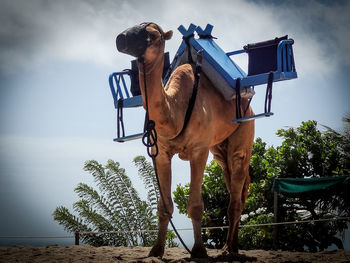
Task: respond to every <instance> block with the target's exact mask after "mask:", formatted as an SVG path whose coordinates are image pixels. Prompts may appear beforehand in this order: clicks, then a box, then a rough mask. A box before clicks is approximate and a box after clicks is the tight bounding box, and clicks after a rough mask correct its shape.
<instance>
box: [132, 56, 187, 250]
mask: <svg viewBox="0 0 350 263" xmlns="http://www.w3.org/2000/svg"><path fill="white" fill-rule="evenodd" d="M138 60H139V62H140V63H142V66H143V83H144V87H145V89H144V90H145V103H146V118H145V125H144V134H143V137H142V143H143V144H144V145H145V146H146V147H147V154H148V156H149V157H151V159H152V163H153V167H154V172H155V175H156V179H157V184H158V189H159V195H160V198H161V200H162V204H163V207H164V210H165V214H166V215H167V216H168V217H169V222H170V224H171V226H172V228H173V230H174V232H175V234H176V236H177V238H178V239H179V240H180V242H181V244H182V245H183V247H184V248H185V249H186V250H187V252H188V253H189V254H191V251H190V250H189V249H188V247H187V246H186V244H185V242H184V241H183V239H182V238H181V236H180V234H179V232H178V231H177V229H176V227H175V225H174V223H173V221H172V215H171V214H170V212H169V210H168V208H167V206H166V204H165V201H164V200H165V199H164V196H163V192H162V188H161V187H160V182H159V176H158V170H157V163H156V157H157V155H158V152H159V149H158V145H157V131H156V129H155V126H156V124H155V122H154V121H153V120H150V119H149V113H148V94H147V85H146V65H145V60H144V58H143V57H141V58H139V59H138ZM152 147H154V148H155V151H154V153H152ZM157 198H158V197H157Z"/></svg>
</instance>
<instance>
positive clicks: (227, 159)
mask: <svg viewBox="0 0 350 263" xmlns="http://www.w3.org/2000/svg"><path fill="white" fill-rule="evenodd" d="M147 31H148V32H149V34H150V36H151V39H152V44H151V45H150V46H149V47H148V48H147V50H146V51H145V54H144V60H145V71H146V83H147V92H148V100H149V101H148V104H149V116H150V119H152V120H154V121H155V123H156V130H157V133H158V146H159V155H158V156H157V158H156V162H157V167H158V174H159V181H160V187H161V189H162V191H163V195H164V199H165V200H160V202H162V201H164V202H165V204H166V206H167V208H168V210H169V212H170V213H172V212H173V202H172V199H171V158H172V157H173V156H174V155H175V154H179V157H180V158H181V159H183V160H189V161H190V167H191V187H190V196H189V200H188V204H187V210H188V214H189V216H190V217H191V219H192V224H193V229H194V240H195V243H194V247H193V249H192V257H206V256H207V254H206V250H205V248H204V246H203V243H202V239H201V219H202V215H203V210H204V206H203V201H202V197H201V185H202V181H203V172H204V168H205V165H206V162H207V158H208V154H209V150H210V151H211V152H212V153H213V155H214V158H215V159H216V160H217V161H218V162H219V164H220V165H221V167H222V170H223V174H224V178H225V182H226V186H227V190H228V192H229V194H230V204H229V208H228V218H229V223H230V226H229V231H228V235H227V240H226V245H225V247H224V250H225V251H226V252H230V253H232V252H237V251H238V246H237V238H238V225H239V220H240V216H241V211H242V207H243V205H244V202H245V200H246V198H247V191H248V186H249V183H250V177H249V174H248V167H249V162H250V156H251V149H252V143H253V139H254V121H249V122H245V123H242V124H234V123H232V119H234V118H235V116H236V112H235V101H234V100H231V101H227V100H225V99H224V98H223V97H222V96H221V95H220V93H219V92H218V91H217V90H216V89H215V87H213V85H212V83H211V82H210V81H209V80H208V78H207V77H206V76H205V75H204V74H201V77H200V82H199V87H198V94H197V98H196V102H195V106H194V109H193V112H192V116H191V119H190V122H189V123H188V126H187V128H186V129H185V131H184V132H183V133H181V134H180V131H181V130H182V127H183V124H184V116H185V112H186V109H187V106H188V102H189V98H190V96H191V94H192V89H193V83H194V75H193V68H192V66H191V65H189V64H184V65H182V66H179V67H178V68H176V70H175V71H174V72H173V74H172V75H171V77H170V79H169V81H168V83H167V85H166V87H165V88H164V87H163V84H162V81H161V75H162V69H163V67H162V65H163V61H164V46H165V43H164V40H168V39H170V38H171V36H172V31H168V32H166V33H164V32H163V31H162V30H161V29H160V28H159V27H157V26H156V25H155V24H150V25H149V26H148V27H147ZM139 68H140V73H139V74H140V76H139V77H140V78H139V79H140V87H141V93H142V95H143V104H144V106H145V90H144V76H143V65H142V64H139ZM246 107H247V101H246V100H242V108H243V109H245V108H246ZM252 114H253V111H252V109H251V108H250V107H249V108H248V110H247V112H246V113H245V115H246V116H249V115H252ZM158 215H159V232H158V238H157V241H156V244H155V246H154V247H153V248H152V250H151V252H150V255H151V256H163V253H164V243H165V235H166V232H167V228H168V223H169V217H168V216H166V215H165V213H164V208H163V206H162V205H161V203H160V204H159V205H158Z"/></svg>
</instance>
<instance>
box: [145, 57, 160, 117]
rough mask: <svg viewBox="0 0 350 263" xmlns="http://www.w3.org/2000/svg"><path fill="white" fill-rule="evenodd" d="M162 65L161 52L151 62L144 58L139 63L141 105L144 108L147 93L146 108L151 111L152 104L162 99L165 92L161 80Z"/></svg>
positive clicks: (156, 103)
mask: <svg viewBox="0 0 350 263" xmlns="http://www.w3.org/2000/svg"><path fill="white" fill-rule="evenodd" d="M163 65H164V54H161V55H160V56H159V57H157V58H156V59H155V60H154V61H152V62H149V61H147V60H146V59H145V60H144V62H142V63H139V69H140V70H139V81H140V88H141V93H142V100H143V107H144V108H145V109H146V94H147V100H148V110H149V111H150V112H152V111H153V108H154V105H158V104H159V103H160V102H162V101H164V96H165V92H164V86H163V82H162V73H163ZM145 82H146V84H145ZM150 112H149V113H150Z"/></svg>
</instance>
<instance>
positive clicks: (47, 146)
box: [0, 0, 350, 245]
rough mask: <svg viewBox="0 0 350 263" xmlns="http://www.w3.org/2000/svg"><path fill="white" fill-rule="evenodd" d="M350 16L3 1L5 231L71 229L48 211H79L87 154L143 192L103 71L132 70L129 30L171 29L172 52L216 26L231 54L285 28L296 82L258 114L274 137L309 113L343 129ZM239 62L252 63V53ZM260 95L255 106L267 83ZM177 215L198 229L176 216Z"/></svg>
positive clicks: (281, 9)
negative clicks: (125, 46) (145, 26)
mask: <svg viewBox="0 0 350 263" xmlns="http://www.w3.org/2000/svg"><path fill="white" fill-rule="evenodd" d="M349 13H350V2H349V1H326V0H324V1H321V0H319V1H262V0H256V1H243V0H237V1H232V0H231V1H229V0H226V1H207V0H201V1H200V0H198V1H189V0H177V1H168V0H165V1H161V0H158V1H136V0H127V1H122V0H114V1H112V0H101V1H93V0H77V1H68V0H67V1H64V0H62V1H54V0H0V24H1V27H0V122H1V125H0V209H1V214H2V216H1V217H0V236H4V235H11V236H14V235H21V236H23V235H35V236H37V235H45V236H46V235H49V236H51V235H65V234H66V233H65V232H64V231H63V230H62V228H61V227H60V226H58V225H57V223H55V222H54V221H53V219H52V216H51V214H52V212H53V210H54V209H55V208H56V207H57V206H59V205H65V206H66V207H69V208H71V205H72V203H73V202H74V201H76V200H77V197H76V195H75V194H74V192H73V189H74V187H75V186H76V185H77V184H78V183H79V182H86V183H91V182H92V180H91V178H90V176H89V175H88V174H87V173H86V172H84V171H83V170H82V167H83V164H84V162H85V161H86V160H90V159H96V160H98V161H99V162H101V163H106V161H107V160H108V159H114V160H116V161H119V162H120V163H121V166H122V167H125V168H126V170H127V173H128V174H129V176H130V177H132V178H133V182H134V184H135V185H137V186H138V188H137V189H138V190H139V191H140V193H141V194H144V190H143V188H142V186H141V183H140V181H139V179H138V177H137V176H136V169H135V168H134V167H133V165H132V159H133V157H135V156H136V155H140V154H142V155H146V151H145V149H144V147H143V146H142V143H141V142H140V141H134V142H128V143H124V144H117V143H114V142H113V141H112V139H113V137H114V136H115V126H116V114H115V110H114V108H113V100H112V97H111V94H110V91H109V87H108V80H107V78H108V75H109V74H110V73H111V72H114V71H119V70H122V69H124V68H128V67H129V63H130V60H131V57H129V56H127V55H124V54H120V53H118V52H117V51H116V48H115V37H116V35H117V34H118V33H120V32H121V31H123V30H124V29H126V28H127V27H130V26H133V25H135V24H138V23H141V22H144V21H153V22H156V23H158V24H159V25H160V26H161V27H163V29H164V30H169V29H172V30H174V36H173V39H171V40H170V41H168V43H167V47H166V49H167V50H168V51H170V54H171V56H173V55H174V54H175V52H176V50H177V48H178V46H179V44H180V42H181V34H180V33H179V32H178V31H177V30H176V29H177V27H178V26H179V25H181V24H183V25H184V26H185V27H187V26H188V25H189V24H190V23H194V24H196V25H200V26H202V27H203V28H204V27H205V26H206V24H207V23H210V24H212V25H214V29H213V35H214V36H215V37H217V38H218V39H217V43H218V44H219V45H220V46H221V47H222V48H223V49H224V50H225V51H233V50H238V49H241V48H242V47H243V45H245V44H247V43H254V42H259V41H263V40H268V39H271V38H274V37H277V36H283V35H285V34H288V35H289V37H291V38H293V39H294V40H295V45H294V55H295V61H296V68H297V71H298V76H299V78H298V79H296V80H291V81H285V82H280V83H276V84H275V85H274V90H273V104H272V111H273V112H274V113H275V116H273V117H271V118H268V119H262V120H257V121H256V137H262V138H263V140H264V141H266V142H267V143H268V144H270V145H278V144H279V143H280V140H279V139H278V138H277V137H276V136H275V132H276V131H277V129H279V128H284V127H287V126H298V125H299V124H300V123H301V121H306V120H310V119H312V120H316V121H318V122H319V123H321V124H324V125H327V126H330V127H332V128H334V129H341V127H342V123H341V118H342V116H344V115H345V114H346V113H348V112H350V103H349V98H350V89H349V87H348V83H349V81H350V75H349V73H348V72H349V70H350V45H349V43H350V34H349V28H348V27H349V25H350V16H349V15H348V14H349ZM235 59H236V60H235V61H236V62H238V63H239V64H240V65H241V66H242V67H243V68H244V67H246V64H247V62H246V57H244V56H239V57H237V58H235ZM256 92H257V94H256V96H255V98H254V99H253V102H252V105H253V107H254V110H255V112H257V113H259V112H261V111H262V110H263V97H264V87H256ZM125 119H126V121H127V123H126V125H127V128H128V131H130V132H138V131H139V129H141V127H142V121H143V112H142V110H141V109H140V110H130V111H127V112H126V115H125ZM175 164H176V165H173V170H174V171H173V173H174V180H173V181H174V182H173V185H174V187H175V186H176V184H178V183H182V184H183V183H186V182H188V180H189V179H188V178H189V176H188V172H189V170H188V168H189V166H188V164H187V163H184V162H180V161H179V160H178V159H175ZM175 223H177V225H178V227H179V228H181V227H188V226H189V225H190V223H189V221H188V220H186V219H185V217H183V216H178V215H177V216H176V217H175ZM186 238H187V240H189V241H188V242H191V241H190V240H191V237H186ZM9 242H10V241H9V240H0V244H2V245H4V244H9ZM11 242H12V243H13V242H15V241H11ZM21 242H22V243H23V242H27V243H32V244H33V242H37V243H38V242H39V243H40V242H41V241H33V240H30V241H28V240H27V241H26V240H25V241H22V240H21ZM52 242H54V243H58V242H61V241H57V240H55V241H52ZM66 242H67V243H68V244H71V242H73V241H72V240H68V241H66ZM46 243H47V241H45V244H46Z"/></svg>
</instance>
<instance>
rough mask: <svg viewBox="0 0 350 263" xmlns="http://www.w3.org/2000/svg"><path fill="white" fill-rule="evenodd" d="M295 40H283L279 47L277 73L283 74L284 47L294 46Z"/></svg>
mask: <svg viewBox="0 0 350 263" xmlns="http://www.w3.org/2000/svg"><path fill="white" fill-rule="evenodd" d="M293 43H294V40H293V39H287V40H282V41H281V42H280V43H279V44H278V46H277V71H278V72H282V55H283V47H284V45H287V44H289V45H293Z"/></svg>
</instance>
